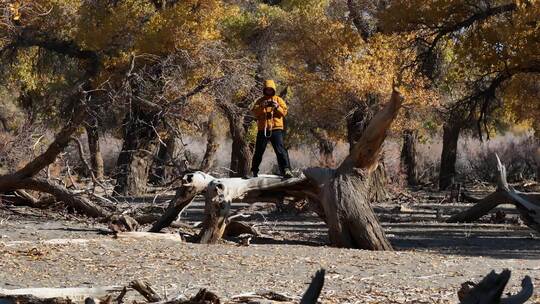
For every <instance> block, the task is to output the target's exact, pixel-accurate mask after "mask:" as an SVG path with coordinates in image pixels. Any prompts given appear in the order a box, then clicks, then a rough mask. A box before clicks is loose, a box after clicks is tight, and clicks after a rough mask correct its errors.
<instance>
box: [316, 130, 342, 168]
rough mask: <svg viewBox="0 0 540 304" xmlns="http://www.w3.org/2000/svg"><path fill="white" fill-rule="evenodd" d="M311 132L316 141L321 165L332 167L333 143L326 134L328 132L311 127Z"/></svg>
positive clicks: (333, 159) (334, 160)
mask: <svg viewBox="0 0 540 304" xmlns="http://www.w3.org/2000/svg"><path fill="white" fill-rule="evenodd" d="M311 133H313V136H315V138H316V139H317V141H318V145H319V163H320V165H321V167H324V168H334V167H335V166H336V158H335V157H334V148H335V144H334V142H333V141H332V140H331V139H330V137H329V136H328V132H326V130H321V129H312V130H311Z"/></svg>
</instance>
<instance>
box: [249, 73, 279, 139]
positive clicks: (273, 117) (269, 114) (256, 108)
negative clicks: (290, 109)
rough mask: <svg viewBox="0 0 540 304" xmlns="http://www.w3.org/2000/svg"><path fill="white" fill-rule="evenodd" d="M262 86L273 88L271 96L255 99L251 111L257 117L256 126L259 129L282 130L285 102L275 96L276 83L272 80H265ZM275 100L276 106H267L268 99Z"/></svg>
mask: <svg viewBox="0 0 540 304" xmlns="http://www.w3.org/2000/svg"><path fill="white" fill-rule="evenodd" d="M264 88H265V89H266V88H271V89H273V90H274V95H273V96H263V97H261V98H259V99H257V101H255V103H254V105H253V107H252V108H251V111H252V112H253V114H254V115H255V117H256V118H257V128H258V129H259V131H264V130H265V128H266V130H283V128H284V124H283V117H285V116H286V115H287V104H286V103H285V101H284V100H283V99H282V98H281V97H279V96H276V95H275V93H276V84H275V83H274V81H273V80H266V81H265V83H264ZM272 100H273V101H275V102H277V104H278V107H277V108H275V107H273V106H268V103H269V102H270V101H272Z"/></svg>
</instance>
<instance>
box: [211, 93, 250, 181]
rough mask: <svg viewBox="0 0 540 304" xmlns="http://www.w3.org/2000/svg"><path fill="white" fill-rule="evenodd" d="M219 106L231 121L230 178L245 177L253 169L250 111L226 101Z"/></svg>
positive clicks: (221, 101) (220, 102) (219, 102)
mask: <svg viewBox="0 0 540 304" xmlns="http://www.w3.org/2000/svg"><path fill="white" fill-rule="evenodd" d="M218 105H219V107H220V108H221V109H222V110H223V113H224V114H225V117H226V118H227V120H228V121H229V131H230V133H231V138H232V147H231V165H230V173H229V176H231V177H239V176H245V175H247V174H248V173H249V171H250V169H251V156H252V147H251V145H250V143H249V141H248V138H247V134H248V130H249V126H250V123H251V120H250V119H249V117H248V116H247V111H248V110H246V109H244V108H240V107H238V106H236V105H235V104H233V103H231V102H228V101H224V100H218Z"/></svg>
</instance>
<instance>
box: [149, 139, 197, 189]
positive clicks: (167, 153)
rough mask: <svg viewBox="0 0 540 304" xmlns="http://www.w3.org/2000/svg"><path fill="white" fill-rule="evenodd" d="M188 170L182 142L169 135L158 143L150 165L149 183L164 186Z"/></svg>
mask: <svg viewBox="0 0 540 304" xmlns="http://www.w3.org/2000/svg"><path fill="white" fill-rule="evenodd" d="M187 169H188V166H187V159H186V157H185V149H184V146H183V144H182V140H181V139H180V138H178V136H177V135H176V134H169V135H168V136H167V137H166V138H165V141H164V142H160V143H159V148H158V152H157V155H156V159H155V160H154V162H153V164H152V174H151V176H150V182H151V183H152V184H154V185H164V184H166V183H168V182H169V181H171V180H172V179H174V178H175V176H179V175H181V174H183V172H185V171H186V170H187Z"/></svg>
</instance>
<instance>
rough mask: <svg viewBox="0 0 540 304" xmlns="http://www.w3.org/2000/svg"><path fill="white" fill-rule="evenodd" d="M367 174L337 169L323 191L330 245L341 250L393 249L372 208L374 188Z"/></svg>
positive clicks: (370, 177)
mask: <svg viewBox="0 0 540 304" xmlns="http://www.w3.org/2000/svg"><path fill="white" fill-rule="evenodd" d="M372 178H377V177H376V176H374V175H373V174H370V173H369V172H368V171H357V170H353V169H352V168H350V170H338V171H337V173H336V175H335V178H334V179H332V180H331V182H329V183H328V184H327V186H324V187H323V189H322V200H321V204H322V206H323V209H324V214H325V215H326V222H327V224H328V234H329V237H330V242H331V243H332V244H334V245H335V246H338V247H345V248H359V249H369V250H392V245H390V242H389V241H388V239H387V238H386V235H385V233H384V230H383V228H382V226H381V224H380V222H379V220H378V218H377V216H376V215H375V212H374V211H373V208H372V207H371V197H373V196H375V195H376V194H375V195H374V194H372V193H371V192H372V191H373V190H375V191H377V189H374V188H373V187H372V186H371V185H372V182H370V181H369V179H372Z"/></svg>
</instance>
